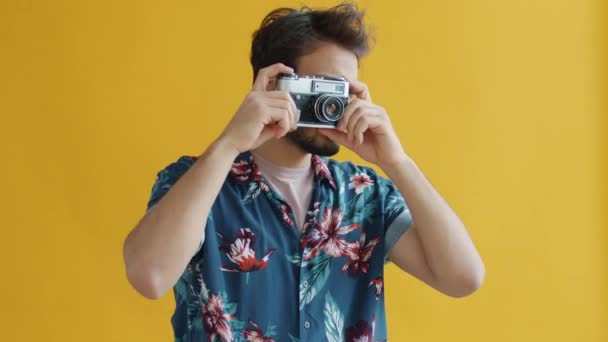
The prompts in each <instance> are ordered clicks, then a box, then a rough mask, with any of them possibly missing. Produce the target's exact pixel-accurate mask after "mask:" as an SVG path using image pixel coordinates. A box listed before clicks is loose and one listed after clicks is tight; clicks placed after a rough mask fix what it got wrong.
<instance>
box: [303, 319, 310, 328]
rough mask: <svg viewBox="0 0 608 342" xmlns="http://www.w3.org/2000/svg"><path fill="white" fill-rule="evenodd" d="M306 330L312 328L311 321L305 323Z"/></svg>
mask: <svg viewBox="0 0 608 342" xmlns="http://www.w3.org/2000/svg"><path fill="white" fill-rule="evenodd" d="M304 328H306V329H309V328H310V322H309V321H306V322H304Z"/></svg>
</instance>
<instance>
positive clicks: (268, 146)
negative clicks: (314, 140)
mask: <svg viewBox="0 0 608 342" xmlns="http://www.w3.org/2000/svg"><path fill="white" fill-rule="evenodd" d="M251 152H253V153H255V154H257V155H259V156H261V157H262V158H264V159H266V160H267V161H269V162H271V163H273V164H276V165H278V166H283V167H288V168H304V167H308V166H310V157H311V154H310V153H306V152H304V151H302V149H301V148H299V147H298V146H296V145H295V144H293V143H292V142H291V141H289V140H288V139H286V138H282V139H272V140H270V141H268V142H266V143H265V144H263V145H261V146H260V147H258V148H256V149H254V150H252V151H251Z"/></svg>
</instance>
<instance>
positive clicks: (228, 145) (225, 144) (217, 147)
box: [208, 135, 241, 159]
mask: <svg viewBox="0 0 608 342" xmlns="http://www.w3.org/2000/svg"><path fill="white" fill-rule="evenodd" d="M208 150H209V151H210V152H212V153H217V154H219V155H223V156H226V157H227V158H229V159H234V158H236V157H237V156H238V155H239V154H240V153H241V151H239V149H238V148H237V147H236V145H235V144H234V143H233V142H232V141H231V140H230V139H228V138H227V137H226V136H225V135H221V136H220V137H218V138H217V139H215V141H214V142H212V143H211V145H210V146H209V149H208Z"/></svg>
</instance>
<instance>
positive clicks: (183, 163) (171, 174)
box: [146, 156, 194, 213]
mask: <svg viewBox="0 0 608 342" xmlns="http://www.w3.org/2000/svg"><path fill="white" fill-rule="evenodd" d="M193 164H194V157H190V156H182V157H180V158H179V159H178V160H177V161H175V162H173V163H171V164H169V165H168V166H166V167H165V168H164V169H162V170H160V171H159V172H158V173H157V174H156V181H155V182H154V185H153V186H152V191H151V194H150V199H149V200H148V206H147V209H146V213H147V212H148V211H150V209H152V208H153V207H154V206H155V205H156V203H158V201H160V199H161V198H162V197H163V196H164V195H165V194H166V193H167V192H168V191H169V189H170V188H171V187H172V186H173V184H175V183H176V182H177V180H178V179H180V178H181V176H183V175H184V174H185V173H186V171H188V170H189V169H190V167H191V166H192V165H193Z"/></svg>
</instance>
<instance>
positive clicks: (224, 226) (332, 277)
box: [148, 152, 412, 342]
mask: <svg viewBox="0 0 608 342" xmlns="http://www.w3.org/2000/svg"><path fill="white" fill-rule="evenodd" d="M195 161H196V157H192V156H182V157H180V158H179V159H178V160H177V161H176V162H174V163H171V164H170V165H168V166H167V167H166V168H164V169H163V170H161V171H160V172H159V173H158V175H157V179H156V182H155V184H154V186H153V188H152V194H151V197H150V200H149V202H148V210H150V209H151V208H152V207H153V206H154V205H155V204H156V203H157V202H158V201H159V200H160V198H161V197H162V196H163V195H164V194H165V193H166V192H167V191H168V190H169V188H170V187H171V186H172V185H173V184H174V183H175V182H176V181H177V180H178V179H179V177H181V176H182V175H183V174H184V173H186V171H188V169H189V168H190V167H191V166H192V165H193V164H194V162H195ZM312 167H313V168H314V171H315V177H314V184H313V195H312V200H311V203H310V206H309V211H308V214H307V217H306V221H305V224H304V230H303V232H300V231H299V230H298V229H297V227H296V225H295V223H294V221H295V220H294V216H293V213H292V211H291V208H290V207H289V205H288V204H287V202H286V201H285V200H284V199H283V198H282V197H281V195H280V194H278V193H277V192H276V191H274V190H273V189H272V187H271V186H270V185H269V184H268V182H267V181H266V180H265V178H264V175H262V174H261V173H260V170H259V168H258V167H257V166H256V163H255V160H254V157H253V155H252V154H251V153H249V152H245V153H242V154H240V155H239V156H238V157H237V158H236V160H235V161H234V163H233V165H232V169H231V171H230V173H229V175H228V176H227V178H226V180H225V181H224V184H223V186H222V188H221V190H220V192H219V194H218V196H217V198H216V200H215V202H214V203H213V205H212V207H211V210H210V212H209V216H208V218H207V222H206V226H205V238H204V243H202V245H201V247H200V249H199V251H198V252H197V253H196V254H195V255H194V257H193V258H192V260H191V261H190V263H189V264H188V266H187V268H186V270H185V271H184V273H183V274H182V276H181V277H180V279H179V280H178V282H177V283H176V285H175V287H174V294H175V301H176V308H175V313H174V314H173V316H172V318H171V321H172V325H173V330H174V335H175V340H176V341H222V342H226V341H260V342H271V341H290V342H293V341H332V342H333V341H358V340H359V339H363V340H364V339H365V338H368V339H367V340H368V341H377V340H380V341H383V340H386V339H387V336H386V334H387V332H386V317H385V308H384V291H383V290H384V282H383V274H384V265H385V263H386V261H387V260H388V259H387V256H388V252H389V251H390V249H391V247H392V246H393V245H394V244H395V242H396V241H397V240H398V239H399V237H400V236H401V235H402V234H403V233H404V232H405V230H406V229H407V228H408V227H409V226H410V224H411V223H412V217H411V215H410V212H409V210H408V208H407V205H406V203H405V201H404V199H403V197H402V196H401V194H400V193H399V191H398V190H397V189H396V187H395V186H394V184H393V183H392V182H391V181H390V180H388V179H386V178H383V177H381V176H379V175H378V174H376V172H375V171H374V170H373V169H372V168H369V167H364V166H358V165H355V164H353V163H351V162H344V163H341V162H338V161H336V160H333V159H328V158H324V157H319V156H314V155H313V156H312ZM167 228H168V229H170V227H167Z"/></svg>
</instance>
